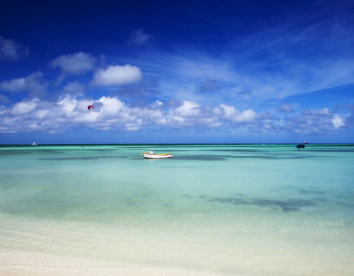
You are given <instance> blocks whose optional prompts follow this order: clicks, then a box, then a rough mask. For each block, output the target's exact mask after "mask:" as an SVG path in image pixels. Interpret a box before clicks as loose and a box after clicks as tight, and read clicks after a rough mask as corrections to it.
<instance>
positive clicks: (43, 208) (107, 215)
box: [0, 144, 354, 275]
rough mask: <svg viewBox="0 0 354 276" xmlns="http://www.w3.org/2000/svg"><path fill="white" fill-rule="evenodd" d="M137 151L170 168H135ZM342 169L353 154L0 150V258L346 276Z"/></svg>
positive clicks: (233, 148)
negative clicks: (164, 155)
mask: <svg viewBox="0 0 354 276" xmlns="http://www.w3.org/2000/svg"><path fill="white" fill-rule="evenodd" d="M147 150H153V151H155V152H169V153H173V154H174V157H173V158H172V159H167V160H146V159H143V158H141V153H142V152H143V151H147ZM353 165H354V145H311V144H309V145H307V146H306V148H305V149H304V150H300V151H299V150H297V149H296V148H295V145H87V146H1V147H0V225H1V228H0V248H1V249H2V250H18V251H21V252H23V251H25V252H38V253H48V254H57V255H62V256H69V257H80V258H87V259H89V260H90V259H91V260H93V259H95V260H105V261H110V262H116V263H120V264H139V265H145V266H151V267H173V268H177V269H179V268H181V269H190V270H193V271H203V272H210V273H218V274H225V275H226V274H230V275H236V274H240V275H274V274H277V273H281V274H282V275H284V274H289V275H319V273H324V272H326V273H328V275H353V274H354V264H353V262H352V260H353V259H354V220H353V218H354V181H353V177H354V166H353ZM278 275H280V274H278Z"/></svg>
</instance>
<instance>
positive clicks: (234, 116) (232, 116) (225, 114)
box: [214, 104, 257, 123]
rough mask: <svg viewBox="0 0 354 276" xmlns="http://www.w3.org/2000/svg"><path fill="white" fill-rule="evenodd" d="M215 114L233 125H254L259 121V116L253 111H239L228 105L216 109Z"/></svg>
mask: <svg viewBox="0 0 354 276" xmlns="http://www.w3.org/2000/svg"><path fill="white" fill-rule="evenodd" d="M214 113H215V114H217V115H219V116H221V117H222V118H224V119H225V120H227V121H229V122H233V123H252V122H255V121H256V119H257V114H256V112H254V111H253V110H252V109H247V110H244V111H239V110H237V109H236V108H235V107H234V106H230V105H226V104H221V105H219V106H218V107H215V108H214Z"/></svg>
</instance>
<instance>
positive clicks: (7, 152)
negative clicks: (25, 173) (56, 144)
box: [0, 150, 62, 155]
mask: <svg viewBox="0 0 354 276" xmlns="http://www.w3.org/2000/svg"><path fill="white" fill-rule="evenodd" d="M61 152H62V151H58V150H38V151H34V150H2V151H0V155H26V154H34V155H41V154H45V155H47V154H58V153H61Z"/></svg>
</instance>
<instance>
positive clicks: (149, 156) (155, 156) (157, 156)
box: [143, 153, 173, 159]
mask: <svg viewBox="0 0 354 276" xmlns="http://www.w3.org/2000/svg"><path fill="white" fill-rule="evenodd" d="M143 156H144V158H146V159H168V158H172V156H173V155H172V154H169V153H153V154H150V153H144V154H143Z"/></svg>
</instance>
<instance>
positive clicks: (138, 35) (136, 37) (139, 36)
mask: <svg viewBox="0 0 354 276" xmlns="http://www.w3.org/2000/svg"><path fill="white" fill-rule="evenodd" d="M150 39H151V35H150V34H148V33H147V32H145V31H144V30H135V31H132V32H131V33H130V36H129V43H131V44H137V45H142V44H146V43H147V42H148V41H149V40H150Z"/></svg>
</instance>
